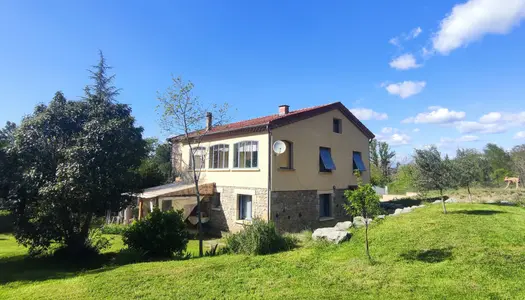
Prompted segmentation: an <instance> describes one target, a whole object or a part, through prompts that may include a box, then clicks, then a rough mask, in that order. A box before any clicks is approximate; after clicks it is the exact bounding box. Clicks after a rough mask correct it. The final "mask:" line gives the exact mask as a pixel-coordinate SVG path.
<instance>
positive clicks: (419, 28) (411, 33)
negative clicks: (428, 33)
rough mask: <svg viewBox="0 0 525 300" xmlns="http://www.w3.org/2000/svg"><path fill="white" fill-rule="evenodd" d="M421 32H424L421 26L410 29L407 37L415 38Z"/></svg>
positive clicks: (408, 38)
mask: <svg viewBox="0 0 525 300" xmlns="http://www.w3.org/2000/svg"><path fill="white" fill-rule="evenodd" d="M421 32H423V29H421V27H416V28H414V29H412V30H411V31H410V33H409V34H408V36H407V38H406V39H407V40H410V39H415V38H417V37H418V36H419V35H420V34H421Z"/></svg>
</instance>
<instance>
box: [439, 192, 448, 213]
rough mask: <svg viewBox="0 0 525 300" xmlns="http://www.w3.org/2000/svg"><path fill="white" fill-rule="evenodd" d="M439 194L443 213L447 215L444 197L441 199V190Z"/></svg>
mask: <svg viewBox="0 0 525 300" xmlns="http://www.w3.org/2000/svg"><path fill="white" fill-rule="evenodd" d="M439 193H440V194H441V204H443V213H444V214H446V213H447V207H446V205H445V197H443V190H439Z"/></svg>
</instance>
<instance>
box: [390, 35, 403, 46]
mask: <svg viewBox="0 0 525 300" xmlns="http://www.w3.org/2000/svg"><path fill="white" fill-rule="evenodd" d="M388 42H389V43H390V44H392V45H394V46H396V47H401V44H400V43H399V38H397V37H393V38H391V39H390V40H389V41H388Z"/></svg>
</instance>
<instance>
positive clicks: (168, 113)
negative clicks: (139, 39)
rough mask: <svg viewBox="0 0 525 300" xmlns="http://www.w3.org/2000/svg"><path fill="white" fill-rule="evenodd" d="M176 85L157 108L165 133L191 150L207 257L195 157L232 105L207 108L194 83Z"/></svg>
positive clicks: (176, 82) (180, 81) (161, 97)
mask: <svg viewBox="0 0 525 300" xmlns="http://www.w3.org/2000/svg"><path fill="white" fill-rule="evenodd" d="M172 81H173V84H172V86H170V87H168V89H167V90H166V92H165V93H164V94H159V95H158V97H157V98H158V100H159V105H158V107H157V109H158V110H159V111H160V112H161V118H160V124H161V127H162V128H163V130H164V131H166V132H168V133H171V134H174V135H176V140H177V141H178V142H179V143H181V144H184V145H188V146H189V148H190V163H189V165H186V167H189V169H190V174H191V178H190V179H189V180H190V181H191V182H192V183H193V184H194V185H195V192H196V197H197V217H198V229H199V256H203V247H202V239H203V237H202V222H201V196H200V193H199V180H200V168H199V169H197V166H195V155H196V151H197V147H199V145H200V143H201V141H202V139H203V137H205V136H206V135H207V134H208V132H209V130H210V129H211V128H213V127H215V126H218V125H221V124H223V123H224V122H225V121H226V113H227V111H228V104H227V103H224V104H223V105H217V104H213V105H211V106H210V107H207V106H205V105H204V104H203V103H202V102H201V101H200V100H199V98H198V97H196V96H195V95H194V94H193V88H194V85H193V83H192V82H185V81H184V80H183V79H182V78H180V77H177V78H172ZM208 114H212V115H213V122H212V124H210V125H211V126H210V127H211V128H210V127H208V126H203V125H204V124H203V123H204V120H206V117H207V115H208Z"/></svg>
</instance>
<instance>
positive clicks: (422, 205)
mask: <svg viewBox="0 0 525 300" xmlns="http://www.w3.org/2000/svg"><path fill="white" fill-rule="evenodd" d="M425 206H426V205H425V204H421V205H419V206H418V207H419V208H423V207H425Z"/></svg>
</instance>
